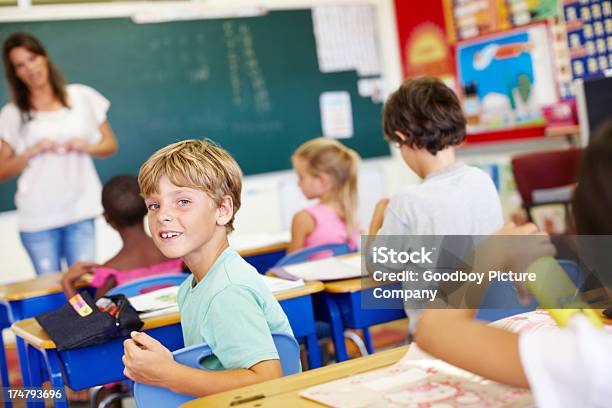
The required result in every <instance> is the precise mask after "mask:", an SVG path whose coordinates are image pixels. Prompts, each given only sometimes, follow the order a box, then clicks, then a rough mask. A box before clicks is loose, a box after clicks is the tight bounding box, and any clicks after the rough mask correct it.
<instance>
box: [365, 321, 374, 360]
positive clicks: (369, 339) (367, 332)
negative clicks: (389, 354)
mask: <svg viewBox="0 0 612 408" xmlns="http://www.w3.org/2000/svg"><path fill="white" fill-rule="evenodd" d="M363 341H364V343H365V347H366V350H368V354H374V344H373V343H372V336H371V335H370V329H369V328H367V327H366V328H364V329H363Z"/></svg>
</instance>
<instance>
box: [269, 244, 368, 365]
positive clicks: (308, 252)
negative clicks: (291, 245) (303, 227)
mask: <svg viewBox="0 0 612 408" xmlns="http://www.w3.org/2000/svg"><path fill="white" fill-rule="evenodd" d="M356 251H357V250H356V249H351V248H350V247H349V246H348V245H347V244H328V245H317V246H314V247H309V248H304V249H300V250H298V251H295V252H292V253H290V254H288V255H285V256H284V257H283V258H281V259H280V260H279V261H278V262H277V263H276V265H275V266H274V267H275V268H278V267H282V266H286V265H292V264H296V263H302V262H307V261H308V260H310V259H311V257H312V256H313V255H317V254H325V255H328V256H339V255H346V254H350V253H352V252H356ZM317 335H318V337H329V335H330V329H329V325H327V324H317ZM344 337H345V338H347V339H349V340H351V341H352V342H353V343H354V344H355V345H356V346H357V348H358V349H359V352H360V353H361V355H362V356H365V355H367V354H369V353H368V350H374V348H373V346H372V338H371V336H370V331H369V330H368V329H367V328H365V329H363V337H364V339H365V343H364V341H363V340H361V338H360V337H359V336H357V335H356V334H355V333H351V332H345V333H344Z"/></svg>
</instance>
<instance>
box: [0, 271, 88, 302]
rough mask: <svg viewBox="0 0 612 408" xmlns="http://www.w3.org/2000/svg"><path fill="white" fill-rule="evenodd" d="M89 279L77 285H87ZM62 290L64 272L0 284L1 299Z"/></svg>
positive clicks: (22, 297) (30, 296)
mask: <svg viewBox="0 0 612 408" xmlns="http://www.w3.org/2000/svg"><path fill="white" fill-rule="evenodd" d="M88 284H89V281H87V280H83V281H80V282H77V287H83V286H87V285H88ZM61 291H62V274H61V273H50V274H47V275H42V276H37V277H35V278H32V279H28V280H24V281H20V282H15V283H9V284H7V285H1V286H0V299H4V300H8V301H9V302H10V301H16V300H24V299H30V298H33V297H37V296H44V295H51V294H54V293H59V292H61Z"/></svg>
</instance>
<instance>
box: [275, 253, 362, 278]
mask: <svg viewBox="0 0 612 408" xmlns="http://www.w3.org/2000/svg"><path fill="white" fill-rule="evenodd" d="M272 272H274V274H275V275H277V276H280V277H281V278H286V279H303V280H305V281H330V280H339V279H349V278H359V277H360V276H361V256H359V255H354V256H349V257H333V258H325V259H318V260H315V261H308V262H304V263H299V264H294V265H287V266H282V267H279V268H273V269H272Z"/></svg>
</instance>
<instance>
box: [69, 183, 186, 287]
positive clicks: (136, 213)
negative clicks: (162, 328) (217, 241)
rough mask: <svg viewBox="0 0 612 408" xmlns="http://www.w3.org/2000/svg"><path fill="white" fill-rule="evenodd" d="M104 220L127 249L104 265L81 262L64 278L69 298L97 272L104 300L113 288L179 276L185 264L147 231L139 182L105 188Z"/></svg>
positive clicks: (93, 283)
mask: <svg viewBox="0 0 612 408" xmlns="http://www.w3.org/2000/svg"><path fill="white" fill-rule="evenodd" d="M102 207H104V213H103V216H104V219H106V222H107V223H108V224H109V225H110V226H111V227H113V229H114V230H115V231H117V232H118V233H119V235H120V236H121V240H122V241H123V247H122V248H121V250H120V251H119V252H117V254H116V255H115V256H113V257H112V258H111V259H109V260H108V261H106V262H105V263H104V265H98V264H96V263H94V262H77V263H75V264H74V265H72V267H70V269H69V270H68V271H67V272H65V273H64V274H63V276H62V287H63V289H64V293H65V294H66V298H68V299H70V298H71V297H73V296H74V295H76V294H77V291H76V287H75V283H76V281H78V280H80V279H81V277H82V276H83V275H84V274H86V273H93V280H92V281H91V282H90V285H91V286H93V287H95V288H97V290H96V297H100V296H102V295H104V294H105V293H106V292H108V291H109V290H110V289H111V288H113V287H115V286H117V285H121V284H123V283H127V282H129V281H132V280H135V279H140V278H144V277H147V276H151V275H156V274H161V273H178V272H181V270H182V261H181V260H180V259H179V260H174V259H172V260H171V259H168V258H166V257H165V256H164V255H163V254H162V253H161V252H160V250H159V249H157V247H156V246H155V243H154V242H153V240H152V239H151V237H149V236H148V235H147V234H146V232H145V229H144V216H145V215H146V214H147V207H146V205H145V202H144V199H143V198H142V197H141V196H140V188H139V186H138V179H137V178H136V177H134V176H130V175H120V176H115V177H113V178H111V179H110V180H108V181H107V182H106V184H105V185H104V188H103V189H102Z"/></svg>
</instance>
